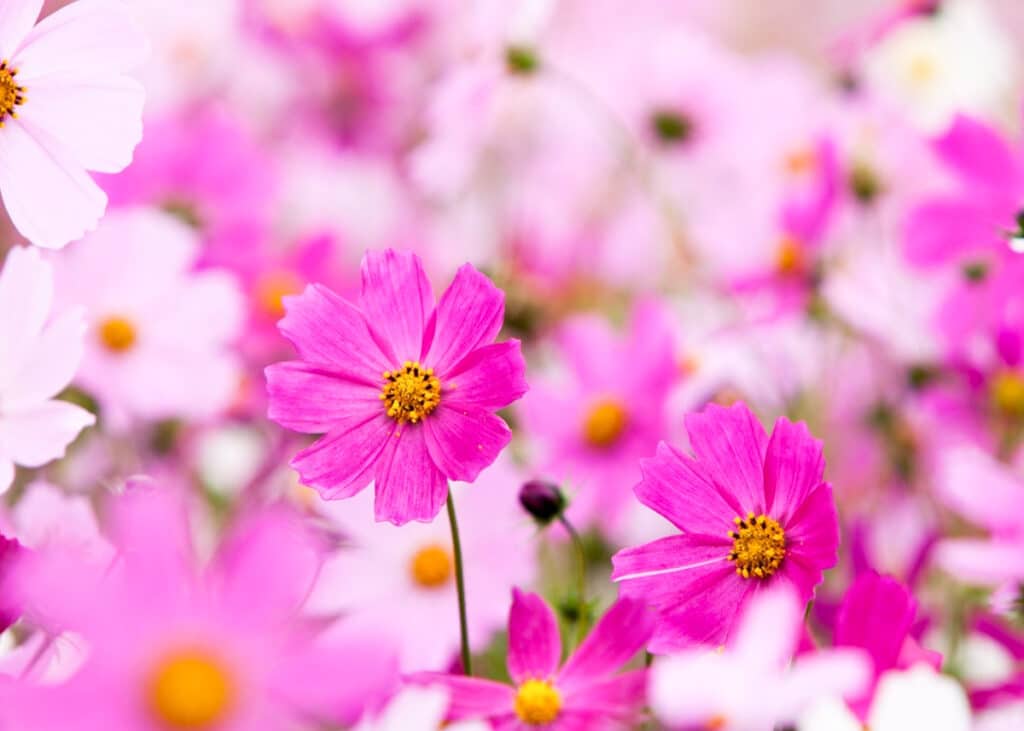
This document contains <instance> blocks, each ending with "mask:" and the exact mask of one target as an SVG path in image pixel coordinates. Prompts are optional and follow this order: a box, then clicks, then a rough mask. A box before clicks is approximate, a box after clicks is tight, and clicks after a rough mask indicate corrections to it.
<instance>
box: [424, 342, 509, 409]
mask: <svg viewBox="0 0 1024 731" xmlns="http://www.w3.org/2000/svg"><path fill="white" fill-rule="evenodd" d="M525 373H526V361H524V360H523V354H522V352H521V350H520V346H519V341H518V340H506V341H505V342H502V343H492V344H491V345H485V346H484V347H482V348H478V349H477V350H475V351H473V352H472V353H470V354H469V357H467V358H464V359H463V360H462V361H461V362H460V363H459V364H458V365H457V366H456V367H455V369H454V370H452V371H451V372H450V373H448V374H447V375H446V376H445V377H444V378H443V379H442V382H441V388H442V389H444V390H443V393H444V403H445V404H447V405H449V406H456V405H458V406H472V407H476V408H483V409H490V410H494V409H502V408H504V407H506V406H508V405H509V404H511V403H512V402H513V401H516V400H517V399H519V398H521V397H522V395H523V394H525V393H526V391H527V389H528V386H527V384H526V378H525Z"/></svg>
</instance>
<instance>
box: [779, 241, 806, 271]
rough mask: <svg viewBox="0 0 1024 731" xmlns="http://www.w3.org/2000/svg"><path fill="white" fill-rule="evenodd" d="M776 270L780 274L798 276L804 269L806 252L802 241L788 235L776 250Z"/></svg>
mask: <svg viewBox="0 0 1024 731" xmlns="http://www.w3.org/2000/svg"><path fill="white" fill-rule="evenodd" d="M775 268H776V269H777V270H778V271H779V273H780V274H798V273H799V272H801V271H803V269H804V250H803V247H802V246H801V245H800V241H799V240H797V239H796V238H794V237H792V236H789V235H786V236H783V237H782V241H780V242H779V248H778V249H776V250H775Z"/></svg>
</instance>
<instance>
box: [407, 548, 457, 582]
mask: <svg viewBox="0 0 1024 731" xmlns="http://www.w3.org/2000/svg"><path fill="white" fill-rule="evenodd" d="M409 568H410V570H411V571H412V578H413V581H415V582H416V583H417V584H419V585H420V586H422V587H424V588H425V589H436V588H438V587H441V586H444V585H445V584H447V583H448V579H449V578H450V577H451V575H452V559H451V556H450V555H449V554H448V551H447V550H446V549H445V548H443V547H442V546H439V545H437V544H433V545H430V546H427V547H426V548H422V549H420V550H419V551H417V552H416V555H415V556H413V557H412V562H411V564H410V567H409Z"/></svg>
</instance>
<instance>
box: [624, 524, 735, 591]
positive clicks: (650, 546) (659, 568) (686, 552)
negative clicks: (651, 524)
mask: <svg viewBox="0 0 1024 731" xmlns="http://www.w3.org/2000/svg"><path fill="white" fill-rule="evenodd" d="M731 548H732V542H731V541H730V540H729V539H728V538H726V537H725V536H723V537H722V538H713V537H708V536H700V535H692V534H684V535H678V536H666V537H665V538H659V539H657V540H655V541H651V542H650V543H645V544H644V545H642V546H634V547H633V548H624V549H622V550H621V551H619V552H618V553H616V554H615V555H614V556H612V567H613V568H612V575H611V579H612V581H621V582H626V583H628V582H634V581H644V582H645V583H647V584H648V586H651V587H652V588H653V587H656V586H658V585H660V584H664V583H665V582H661V581H657V580H658V579H660V578H661V577H668V576H670V575H673V574H679V573H682V572H686V571H691V570H693V569H697V568H702V567H705V566H709V565H714V564H718V563H721V562H724V561H726V560H727V558H728V555H729V551H730V549H731ZM730 566H731V564H730ZM626 583H624V584H623V587H625V586H626ZM630 594H631V595H633V596H639V595H640V594H647V592H644V591H639V592H638V591H636V590H633V589H631V591H630ZM647 596H648V597H649V598H650V597H651V596H652V595H650V594H647Z"/></svg>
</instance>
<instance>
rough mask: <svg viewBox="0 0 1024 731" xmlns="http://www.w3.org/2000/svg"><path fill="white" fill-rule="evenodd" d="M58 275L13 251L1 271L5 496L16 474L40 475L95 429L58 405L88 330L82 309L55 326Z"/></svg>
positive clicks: (0, 432) (1, 477)
mask: <svg viewBox="0 0 1024 731" xmlns="http://www.w3.org/2000/svg"><path fill="white" fill-rule="evenodd" d="M52 301H53V271H52V270H51V267H50V265H49V264H48V263H47V262H45V261H43V260H42V258H41V257H40V256H39V254H38V252H36V251H35V250H32V249H26V248H24V247H15V248H13V249H11V250H10V252H8V254H7V258H6V260H5V261H4V266H3V269H2V270H0V492H3V491H4V490H6V489H7V488H8V487H10V485H11V482H12V481H13V480H14V466H15V465H16V464H17V465H22V466H24V467H40V466H42V465H44V464H46V463H47V462H50V461H51V460H54V459H58V458H60V457H62V456H64V450H65V448H66V447H67V446H68V444H70V443H71V441H72V440H73V439H74V438H75V437H76V436H78V433H79V432H80V431H81V430H82V429H84V428H85V427H87V426H89V425H91V424H92V423H93V422H95V418H94V417H93V415H92V414H90V413H89V412H88V411H86V410H85V409H83V408H81V407H79V406H75V405H74V404H70V403H68V402H66V401H60V400H58V399H55V398H54V397H55V396H56V395H57V394H58V393H59V392H60V391H62V390H63V389H64V388H65V387H66V386H67V385H68V383H70V382H71V379H72V378H73V377H74V375H75V371H76V370H77V369H78V365H79V363H80V362H81V360H82V343H83V332H84V330H85V324H84V323H83V322H82V313H81V311H80V310H78V309H74V310H69V311H67V312H64V313H63V314H61V315H60V316H58V317H56V318H53V319H51V318H50V307H51V304H52Z"/></svg>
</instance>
